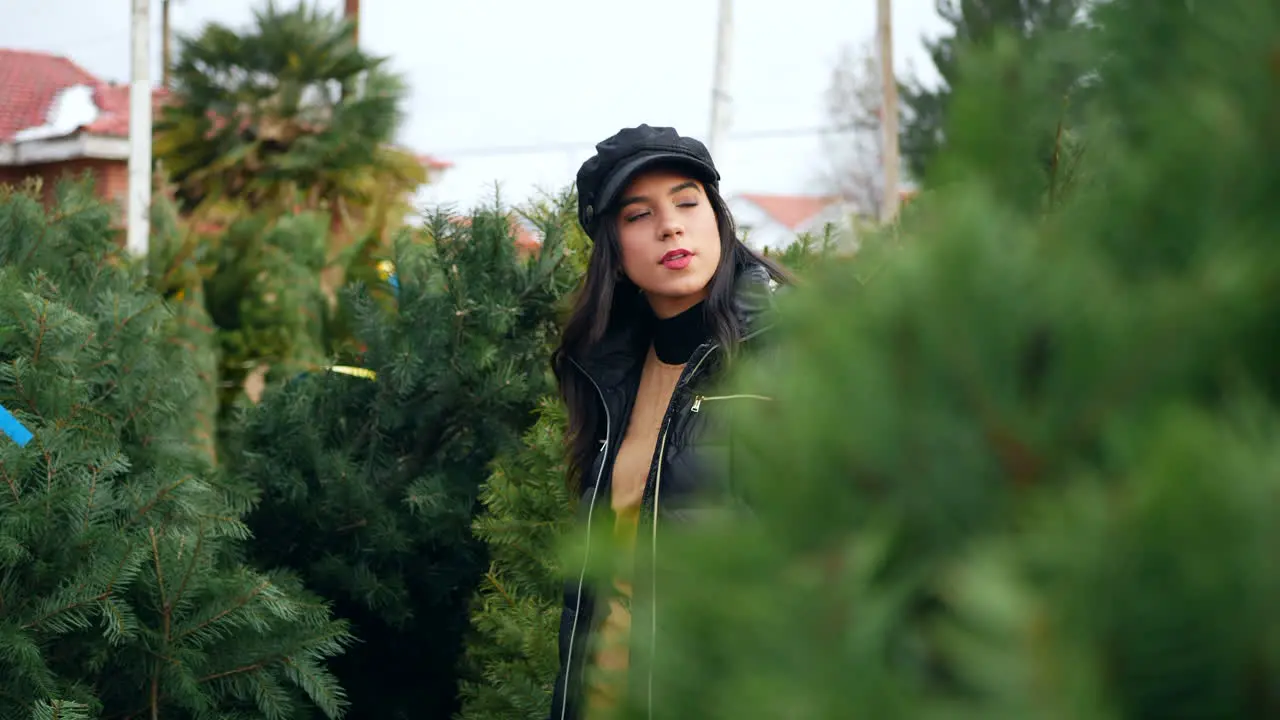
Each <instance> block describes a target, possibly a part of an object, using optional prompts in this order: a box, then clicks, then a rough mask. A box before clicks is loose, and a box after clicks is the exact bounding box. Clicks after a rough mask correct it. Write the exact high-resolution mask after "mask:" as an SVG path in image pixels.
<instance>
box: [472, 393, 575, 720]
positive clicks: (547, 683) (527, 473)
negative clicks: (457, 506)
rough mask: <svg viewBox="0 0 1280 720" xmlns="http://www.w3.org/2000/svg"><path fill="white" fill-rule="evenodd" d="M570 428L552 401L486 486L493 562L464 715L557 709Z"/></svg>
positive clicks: (479, 612) (478, 525) (480, 522)
mask: <svg viewBox="0 0 1280 720" xmlns="http://www.w3.org/2000/svg"><path fill="white" fill-rule="evenodd" d="M564 433H565V417H564V408H563V406H562V405H561V404H560V402H559V401H558V399H555V400H553V399H550V398H548V399H546V400H544V401H543V402H542V404H541V407H540V408H539V411H538V422H537V423H536V424H534V426H533V427H532V428H530V429H529V431H528V432H527V433H526V434H525V437H524V446H523V447H522V448H521V449H520V450H519V451H518V452H515V453H513V454H512V455H510V456H508V457H504V458H501V459H500V460H499V461H498V462H496V463H495V464H494V468H493V472H492V473H491V474H490V475H489V478H488V479H487V480H486V481H485V484H484V488H483V490H482V492H481V494H480V502H481V503H482V504H483V505H484V508H485V511H486V512H485V514H483V515H481V516H479V517H478V518H476V521H475V534H476V537H477V538H479V539H480V540H482V541H483V542H485V543H486V544H487V546H488V550H489V570H488V571H487V572H486V573H485V575H484V577H483V578H481V580H480V587H479V588H478V590H477V593H476V599H475V602H474V605H473V607H472V609H471V613H472V630H473V636H472V637H471V638H470V639H469V641H468V643H467V657H466V669H467V670H468V672H469V675H470V676H471V679H469V680H466V681H464V682H463V683H462V684H461V696H462V710H461V712H460V713H459V714H458V715H457V717H458V718H459V720H485V719H492V720H499V719H500V718H501V719H505V720H517V719H518V718H528V719H530V720H541V718H545V717H546V716H547V712H548V710H549V709H550V706H551V690H552V687H551V686H552V683H554V682H555V676H556V670H557V668H558V662H559V659H558V655H557V644H556V643H557V640H556V638H557V635H556V629H557V627H558V626H559V622H560V607H561V603H562V598H563V582H564V576H563V573H562V570H561V568H560V565H559V563H558V562H557V560H558V556H559V551H560V542H561V540H562V539H563V537H564V535H565V534H566V533H567V532H568V531H569V529H570V528H571V526H572V520H573V515H572V507H573V505H572V503H571V501H570V498H569V493H568V490H567V488H566V485H565V477H566V474H565V473H566V466H565V454H564V451H565V446H564Z"/></svg>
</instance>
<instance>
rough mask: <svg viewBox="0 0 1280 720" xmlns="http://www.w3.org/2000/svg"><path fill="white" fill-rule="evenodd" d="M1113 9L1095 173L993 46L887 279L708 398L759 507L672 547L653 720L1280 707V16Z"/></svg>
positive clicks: (1099, 79) (1088, 129)
mask: <svg viewBox="0 0 1280 720" xmlns="http://www.w3.org/2000/svg"><path fill="white" fill-rule="evenodd" d="M1095 13H1096V14H1095V17H1094V20H1095V22H1096V23H1097V34H1096V35H1094V36H1093V37H1089V38H1085V39H1082V40H1081V42H1088V43H1090V45H1089V46H1088V57H1091V58H1093V68H1094V72H1093V74H1092V77H1091V78H1090V82H1091V83H1092V84H1093V87H1092V100H1091V102H1090V106H1089V107H1088V108H1087V114H1088V118H1089V122H1088V123H1087V124H1086V125H1085V126H1083V127H1081V128H1077V129H1075V130H1074V132H1076V134H1077V138H1076V141H1077V142H1079V143H1080V146H1081V147H1083V148H1084V151H1083V156H1082V164H1081V173H1080V174H1079V176H1078V178H1077V182H1076V184H1075V185H1074V187H1073V188H1072V189H1071V190H1070V191H1069V192H1066V193H1062V194H1058V195H1057V197H1056V199H1055V202H1054V203H1053V204H1052V205H1050V204H1049V203H1048V202H1047V197H1048V194H1049V193H1048V190H1049V187H1047V186H1046V184H1045V183H1042V182H1039V179H1040V178H1041V172H1042V168H1041V167H1030V165H1031V163H1029V162H1028V158H1029V157H1031V158H1033V159H1034V157H1035V153H1028V152H1027V149H1028V148H1034V147H1037V145H1038V143H1040V142H1041V138H1042V137H1043V134H1044V132H1045V131H1046V129H1048V128H1051V127H1052V125H1045V124H1043V123H1048V122H1052V120H1051V118H1052V116H1053V114H1054V113H1053V112H1051V111H1050V110H1049V109H1048V108H1045V107H1043V106H1040V107H1039V109H1037V107H1035V106H1029V104H1031V103H1034V102H1037V98H1039V93H1040V92H1041V91H1042V88H1043V85H1042V84H1041V83H1040V82H1039V80H1038V78H1039V77H1041V73H1043V72H1047V70H1046V69H1045V68H1044V67H1042V66H1040V63H1041V61H1042V60H1043V58H1041V57H1039V56H1037V55H1036V54H1035V53H1028V52H1026V51H1025V49H1026V48H1025V46H1023V44H1022V43H1021V42H1019V41H1018V40H1017V39H1013V38H1005V39H1003V40H1001V41H999V42H997V43H994V44H993V47H992V50H991V51H990V52H989V53H983V54H974V55H972V56H970V57H967V58H966V59H965V60H964V62H965V63H966V67H965V71H964V72H963V73H961V77H962V78H974V81H973V82H967V83H966V82H964V81H963V80H962V82H961V84H960V86H959V87H957V88H956V94H955V96H954V98H953V101H952V103H953V104H952V115H951V121H950V122H951V124H950V125H949V126H948V133H947V137H948V146H947V148H946V150H944V152H943V154H942V155H941V156H939V160H938V162H939V163H940V165H941V168H942V170H940V172H939V175H938V177H939V179H940V184H939V185H938V186H937V187H935V188H933V189H932V190H931V191H930V192H929V193H927V194H926V196H925V197H922V198H921V199H920V200H918V201H917V202H918V207H916V208H914V211H913V217H912V218H911V219H910V220H909V221H908V222H906V224H905V226H904V227H903V229H902V235H901V240H900V247H899V248H898V249H897V250H896V251H895V253H894V254H893V257H892V259H891V261H890V262H888V263H887V264H885V265H884V266H883V267H882V268H881V270H880V272H879V273H878V274H877V275H875V276H874V278H872V279H871V280H870V281H869V282H865V283H858V282H853V281H851V279H850V277H849V272H848V270H847V269H846V268H834V269H831V270H830V271H829V272H820V273H819V275H820V277H819V278H818V279H816V280H815V282H813V283H812V284H811V285H810V286H809V287H807V288H804V289H801V290H800V291H798V292H796V293H795V294H794V295H793V296H792V297H791V298H790V299H787V300H784V303H783V304H784V318H783V322H782V323H781V324H780V325H779V333H778V335H777V336H776V337H775V338H774V339H773V340H772V342H774V343H775V348H776V350H777V352H776V353H775V354H770V355H768V356H762V357H761V358H760V359H759V360H758V361H756V362H755V363H754V364H752V363H750V362H748V363H747V364H746V365H750V367H745V366H744V367H743V369H742V373H741V374H740V375H738V376H736V377H734V378H732V379H731V380H730V381H729V385H731V386H732V385H736V384H737V383H744V384H749V386H750V387H752V388H754V390H753V391H754V392H763V394H766V395H769V396H770V397H772V398H774V401H773V402H758V403H750V402H743V403H738V404H734V403H732V402H723V403H719V404H716V405H714V406H712V405H709V404H708V405H704V407H703V410H704V411H706V412H717V411H718V412H722V413H730V414H732V418H733V422H734V424H735V427H737V429H738V431H739V432H740V433H741V435H740V437H741V442H739V443H737V446H738V450H739V452H740V453H741V457H740V458H736V459H735V467H737V468H740V469H742V472H741V474H740V475H739V476H738V477H739V478H740V479H741V481H742V482H743V484H744V493H745V495H746V497H747V499H748V501H749V503H750V507H751V509H752V513H751V515H750V518H749V519H748V518H747V517H745V516H744V517H740V518H738V519H736V521H734V522H723V523H720V522H712V521H708V522H707V523H706V524H704V525H702V526H700V527H697V528H683V529H682V528H680V526H678V525H668V526H667V527H666V531H665V534H660V540H659V548H658V554H657V568H656V570H657V585H656V590H655V597H656V603H657V613H656V617H657V618H658V621H657V625H656V627H655V628H654V632H655V633H656V638H657V639H656V645H653V646H650V647H648V648H646V649H647V650H648V651H649V652H651V653H654V655H655V657H656V660H657V661H656V666H655V674H654V679H653V690H652V695H651V696H646V693H644V692H643V689H644V687H645V685H644V683H641V688H642V692H641V697H640V698H638V700H639V702H637V703H635V704H634V706H633V707H632V708H631V711H630V712H629V713H628V716H629V717H655V718H657V717H662V718H667V717H698V718H739V719H742V718H745V719H750V718H778V717H797V718H800V717H803V718H846V717H874V718H913V719H915V718H925V719H928V718H947V719H948V720H951V719H955V718H975V719H976V718H982V719H983V720H993V719H994V720H1000V719H1002V718H1008V719H1010V720H1013V719H1015V718H1017V719H1022V718H1061V719H1063V720H1066V719H1075V718H1080V719H1082V720H1083V719H1084V718H1089V719H1090V720H1093V719H1097V718H1111V719H1116V720H1119V719H1122V718H1123V719H1147V718H1151V719H1154V718H1160V719H1162V720H1164V719H1169V718H1246V717H1250V718H1252V717H1272V716H1275V715H1277V714H1278V713H1280V695H1277V693H1276V691H1275V682H1274V678H1275V677H1276V676H1277V675H1278V674H1280V642H1278V641H1277V635H1276V633H1275V632H1274V631H1273V630H1272V629H1273V628H1276V627H1280V604H1277V603H1276V597H1277V588H1278V587H1280V572H1278V570H1277V568H1278V566H1277V564H1276V563H1275V562H1274V551H1275V548H1276V546H1277V543H1280V523H1277V522H1276V513H1277V510H1278V509H1280V508H1277V498H1280V472H1277V467H1278V466H1277V451H1276V448H1277V447H1278V446H1280V413H1278V412H1277V411H1278V410H1280V408H1278V407H1277V403H1278V401H1280V373H1277V371H1276V364H1275V360H1274V348H1275V347H1277V342H1278V341H1280V324H1277V322H1276V315H1277V311H1278V310H1280V303H1278V300H1280V294H1278V292H1277V290H1278V289H1280V245H1278V244H1277V243H1276V241H1275V238H1276V237H1280V205H1278V204H1277V203H1276V201H1275V198H1276V196H1277V192H1280V164H1277V163H1276V162H1275V158H1276V157H1278V156H1280V155H1278V153H1280V131H1278V129H1280V105H1278V104H1277V102H1276V97H1277V96H1278V95H1277V90H1280V61H1278V59H1277V58H1280V55H1277V49H1276V48H1277V45H1276V38H1277V37H1280V7H1278V6H1277V5H1276V4H1275V3H1260V2H1256V0H1217V1H1215V2H1213V3H1172V4H1162V5H1160V7H1159V8H1158V9H1157V8H1155V7H1154V6H1152V5H1151V4H1150V3H1143V2H1137V0H1112V1H1111V2H1107V3H1097V4H1096V8H1095ZM979 78H980V80H979ZM992 78H999V80H1000V81H999V82H992V81H991V79H992ZM1040 102H1043V101H1042V100H1041V101H1040ZM1014 109H1018V110H1020V111H1022V113H1023V114H1022V115H1021V116H1020V117H1022V118H1026V119H1028V121H1027V122H1010V121H1009V117H1010V112H1011V111H1012V110H1014ZM1037 117H1038V118H1040V120H1036V118H1037ZM726 394H728V393H726ZM661 532H662V531H661V526H660V533H661ZM637 637H638V640H639V641H640V642H643V643H647V642H648V637H649V634H648V633H647V632H645V633H638V634H637ZM648 700H652V706H651V707H652V713H653V714H652V715H649V714H648V713H647V712H646V708H645V705H646V704H647V703H646V701H648Z"/></svg>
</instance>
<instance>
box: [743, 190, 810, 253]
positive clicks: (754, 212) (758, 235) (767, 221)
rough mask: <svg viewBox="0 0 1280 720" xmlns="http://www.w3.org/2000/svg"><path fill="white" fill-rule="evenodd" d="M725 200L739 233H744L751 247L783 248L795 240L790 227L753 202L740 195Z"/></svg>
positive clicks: (755, 248) (759, 248) (756, 248)
mask: <svg viewBox="0 0 1280 720" xmlns="http://www.w3.org/2000/svg"><path fill="white" fill-rule="evenodd" d="M726 202H727V204H728V205H729V212H731V213H733V219H734V222H736V223H737V225H738V233H739V235H745V237H746V243H747V246H748V247H750V248H751V249H753V250H757V251H758V250H764V249H765V248H769V249H770V250H783V249H785V248H786V247H787V246H788V245H790V244H791V243H793V242H795V237H796V236H795V233H794V232H792V231H791V229H790V228H788V227H786V226H785V225H781V224H779V223H777V222H776V221H774V220H773V218H771V217H769V216H768V215H767V214H766V213H765V212H764V211H763V210H761V209H760V208H759V206H757V205H756V204H755V203H753V202H749V201H747V200H744V199H743V198H740V197H731V198H729V199H728V200H727V201H726Z"/></svg>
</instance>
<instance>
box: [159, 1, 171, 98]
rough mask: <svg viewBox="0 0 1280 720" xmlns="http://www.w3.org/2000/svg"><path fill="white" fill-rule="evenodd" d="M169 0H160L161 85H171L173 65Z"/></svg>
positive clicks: (164, 86)
mask: <svg viewBox="0 0 1280 720" xmlns="http://www.w3.org/2000/svg"><path fill="white" fill-rule="evenodd" d="M169 10H170V7H169V0H160V87H163V88H167V87H169V67H170V66H171V65H173V55H172V45H173V38H172V36H173V31H172V29H171V28H170V27H169Z"/></svg>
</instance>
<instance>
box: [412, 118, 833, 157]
mask: <svg viewBox="0 0 1280 720" xmlns="http://www.w3.org/2000/svg"><path fill="white" fill-rule="evenodd" d="M855 129H856V128H853V127H851V126H829V127H795V128H777V129H773V130H755V131H751V132H742V133H730V134H729V135H728V136H727V139H728V140H731V141H745V142H750V141H752V140H778V139H786V138H799V137H814V136H817V135H834V134H841V133H847V132H852V131H854V130H855ZM594 146H595V143H593V142H549V143H532V144H528V145H482V146H476V147H469V148H457V149H454V150H449V149H443V150H434V149H433V150H432V151H431V154H432V155H434V156H436V157H440V158H449V159H453V158H461V157H485V156H510V155H539V154H544V153H570V152H577V151H579V150H589V149H591V148H592V147H594Z"/></svg>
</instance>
